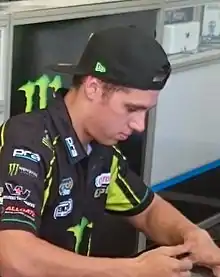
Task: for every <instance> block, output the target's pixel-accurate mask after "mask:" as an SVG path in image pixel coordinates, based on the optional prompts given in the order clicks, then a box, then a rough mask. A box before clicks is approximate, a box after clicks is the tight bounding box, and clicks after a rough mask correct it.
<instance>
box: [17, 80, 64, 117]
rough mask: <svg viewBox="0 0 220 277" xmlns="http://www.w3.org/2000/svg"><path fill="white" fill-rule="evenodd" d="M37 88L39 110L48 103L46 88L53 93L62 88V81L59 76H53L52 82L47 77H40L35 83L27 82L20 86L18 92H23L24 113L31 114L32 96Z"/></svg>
mask: <svg viewBox="0 0 220 277" xmlns="http://www.w3.org/2000/svg"><path fill="white" fill-rule="evenodd" d="M37 87H38V88H39V92H38V93H39V108H40V109H44V108H46V106H47V103H48V98H49V97H48V96H49V95H48V93H49V91H48V88H51V89H52V90H53V93H55V92H56V91H57V90H58V89H59V88H61V87H62V80H61V77H60V76H58V75H57V76H55V77H54V78H53V79H52V80H51V79H50V78H49V77H48V76H47V75H42V76H41V77H40V78H39V79H37V80H36V81H28V82H27V83H26V84H24V85H23V86H21V87H20V88H19V89H18V91H24V94H25V99H26V105H25V112H31V111H32V110H33V107H34V106H35V105H34V95H35V93H36V91H37V90H36V88H37Z"/></svg>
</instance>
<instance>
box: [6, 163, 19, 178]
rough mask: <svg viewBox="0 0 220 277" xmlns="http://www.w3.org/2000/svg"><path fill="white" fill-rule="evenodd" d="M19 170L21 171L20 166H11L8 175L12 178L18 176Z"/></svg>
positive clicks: (12, 164)
mask: <svg viewBox="0 0 220 277" xmlns="http://www.w3.org/2000/svg"><path fill="white" fill-rule="evenodd" d="M18 170H19V164H16V163H11V164H9V168H8V174H9V175H10V176H14V175H17V174H18Z"/></svg>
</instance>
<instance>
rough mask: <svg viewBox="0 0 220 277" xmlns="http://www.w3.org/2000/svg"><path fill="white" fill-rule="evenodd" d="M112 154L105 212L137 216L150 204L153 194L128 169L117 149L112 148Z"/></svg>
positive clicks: (124, 159)
mask: <svg viewBox="0 0 220 277" xmlns="http://www.w3.org/2000/svg"><path fill="white" fill-rule="evenodd" d="M113 153H114V154H113V158H112V163H111V181H110V184H109V187H108V191H107V201H106V210H107V211H108V212H110V213H117V214H120V215H127V216H132V215H136V214H139V213H141V212H142V211H143V210H145V209H146V208H147V207H148V206H149V205H150V204H151V202H152V200H153V198H154V193H153V191H152V190H151V189H150V187H148V186H146V184H145V183H144V182H143V181H142V180H141V178H140V177H139V176H138V175H136V174H135V173H134V172H133V171H132V170H131V169H130V168H129V166H128V162H127V160H126V158H125V157H124V156H123V155H122V154H121V152H120V151H119V150H118V149H117V148H115V147H114V152H113Z"/></svg>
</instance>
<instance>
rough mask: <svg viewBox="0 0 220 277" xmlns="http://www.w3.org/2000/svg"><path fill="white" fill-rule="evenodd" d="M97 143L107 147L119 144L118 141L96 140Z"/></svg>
mask: <svg viewBox="0 0 220 277" xmlns="http://www.w3.org/2000/svg"><path fill="white" fill-rule="evenodd" d="M96 141H97V142H98V143H100V144H102V145H105V146H112V145H115V144H117V143H118V140H117V139H96Z"/></svg>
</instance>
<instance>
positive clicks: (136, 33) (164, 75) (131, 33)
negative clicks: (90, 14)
mask: <svg viewBox="0 0 220 277" xmlns="http://www.w3.org/2000/svg"><path fill="white" fill-rule="evenodd" d="M55 71H56V72H65V73H70V74H72V75H82V76H87V75H91V76H94V77H97V78H99V79H101V80H103V81H106V82H109V83H112V84H115V85H120V86H125V87H129V88H135V89H142V90H148V89H151V90H161V89H162V88H163V87H164V85H165V83H166V81H167V79H168V77H169V75H170V72H171V66H170V63H169V61H168V58H167V55H166V53H165V52H164V50H163V48H162V47H161V45H160V44H159V43H158V42H157V41H156V40H155V39H154V38H153V37H150V36H148V35H146V34H145V33H144V31H143V30H140V29H138V28H132V27H115V28H109V29H105V30H102V31H99V32H96V33H93V34H92V36H90V38H89V40H88V43H87V46H86V48H85V50H84V52H83V54H82V56H81V58H80V60H79V63H78V64H77V65H76V66H73V65H70V64H69V65H67V64H58V65H57V66H55Z"/></svg>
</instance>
